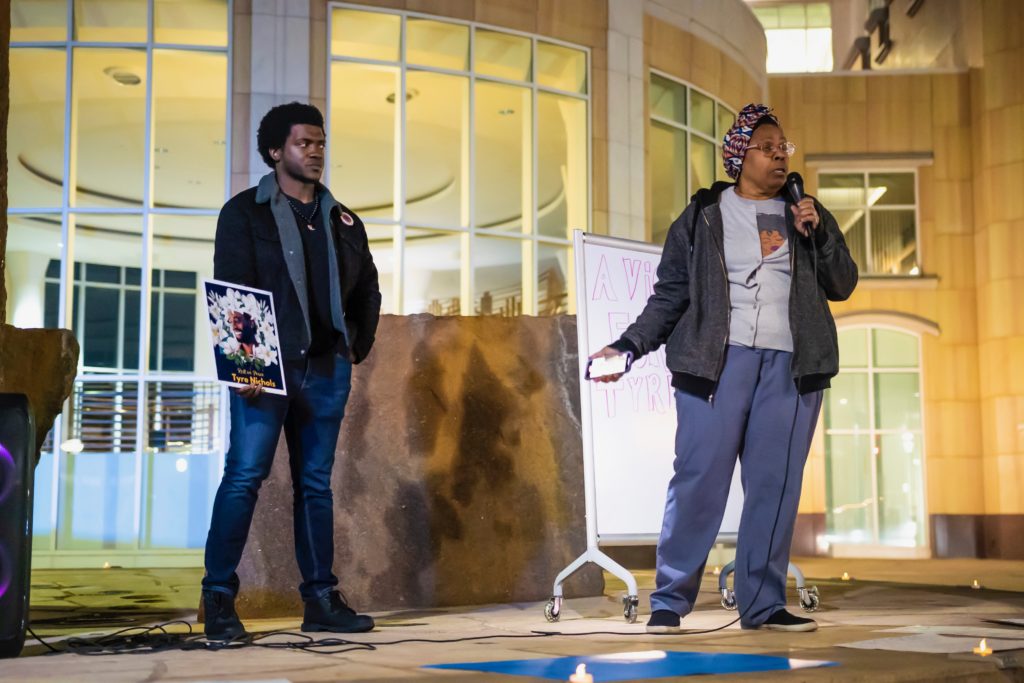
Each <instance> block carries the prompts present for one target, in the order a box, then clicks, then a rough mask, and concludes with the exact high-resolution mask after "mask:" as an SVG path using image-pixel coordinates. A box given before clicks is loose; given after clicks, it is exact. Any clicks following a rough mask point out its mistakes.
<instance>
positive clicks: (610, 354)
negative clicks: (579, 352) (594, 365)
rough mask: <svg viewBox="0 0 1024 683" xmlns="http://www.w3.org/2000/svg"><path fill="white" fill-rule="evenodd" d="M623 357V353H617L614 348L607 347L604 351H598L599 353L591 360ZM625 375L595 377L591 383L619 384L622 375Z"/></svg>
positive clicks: (591, 357)
mask: <svg viewBox="0 0 1024 683" xmlns="http://www.w3.org/2000/svg"><path fill="white" fill-rule="evenodd" d="M621 355H623V353H622V352H621V351H616V350H615V349H613V348H612V347H610V346H606V347H604V348H603V349H601V350H600V351H598V352H597V353H595V354H592V355H591V356H590V360H594V359H595V358H615V357H617V356H621ZM624 374H625V373H623V372H620V373H617V374H614V375H605V376H604V377H593V378H591V381H592V382H618V381H619V380H620V379H622V375H624Z"/></svg>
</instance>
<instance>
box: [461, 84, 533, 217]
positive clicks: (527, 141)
mask: <svg viewBox="0 0 1024 683" xmlns="http://www.w3.org/2000/svg"><path fill="white" fill-rule="evenodd" d="M475 92H476V102H475V106H474V108H475V119H474V123H475V124H476V130H475V153H476V163H475V164H474V169H475V170H474V172H475V174H476V207H475V208H476V227H477V228H478V229H481V230H500V231H502V232H523V231H524V223H525V224H526V231H527V232H529V231H530V226H531V225H532V222H531V219H532V216H533V211H532V208H531V205H532V201H531V197H532V196H533V164H532V162H531V159H532V158H533V149H532V147H533V126H532V124H533V116H532V113H531V109H532V105H531V101H532V97H533V95H532V93H531V91H530V89H529V88H524V87H519V86H515V85H506V84H504V83H488V82H486V81H477V84H476V91H475Z"/></svg>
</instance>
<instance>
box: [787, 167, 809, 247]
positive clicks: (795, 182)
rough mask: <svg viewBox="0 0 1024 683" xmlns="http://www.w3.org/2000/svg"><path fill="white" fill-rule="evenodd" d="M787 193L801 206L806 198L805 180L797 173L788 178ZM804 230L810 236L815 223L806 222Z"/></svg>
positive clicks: (794, 172)
mask: <svg viewBox="0 0 1024 683" xmlns="http://www.w3.org/2000/svg"><path fill="white" fill-rule="evenodd" d="M786 192H788V193H789V198H790V199H792V200H793V203H794V204H799V203H800V202H801V200H803V198H804V179H803V177H802V176H801V175H800V174H799V173H797V172H796V171H793V172H792V173H790V174H789V175H788V176H786ZM804 229H805V230H807V234H808V235H810V234H811V231H812V230H813V229H814V223H812V222H810V221H804Z"/></svg>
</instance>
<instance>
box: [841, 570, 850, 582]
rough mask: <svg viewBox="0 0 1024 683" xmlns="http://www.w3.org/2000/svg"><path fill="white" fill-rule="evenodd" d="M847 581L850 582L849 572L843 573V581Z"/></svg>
mask: <svg viewBox="0 0 1024 683" xmlns="http://www.w3.org/2000/svg"><path fill="white" fill-rule="evenodd" d="M849 580H850V574H849V572H843V581H849Z"/></svg>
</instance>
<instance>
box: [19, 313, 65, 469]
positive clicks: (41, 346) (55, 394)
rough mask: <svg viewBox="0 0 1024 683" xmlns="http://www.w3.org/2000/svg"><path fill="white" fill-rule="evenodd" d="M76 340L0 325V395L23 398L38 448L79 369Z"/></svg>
mask: <svg viewBox="0 0 1024 683" xmlns="http://www.w3.org/2000/svg"><path fill="white" fill-rule="evenodd" d="M78 352H79V349H78V340H76V339H75V337H74V335H73V334H72V333H71V332H70V331H69V330H22V329H19V328H17V327H12V326H11V325H0V392H2V393H15V394H25V395H27V396H28V402H29V405H30V406H31V408H32V415H33V417H34V418H35V423H36V463H38V462H39V448H40V447H41V446H42V445H43V440H44V439H45V438H46V433H47V432H48V431H50V427H52V426H53V420H54V418H56V417H57V416H58V415H60V412H61V409H62V407H63V405H64V401H65V400H66V399H67V397H68V396H70V395H71V390H72V387H73V385H74V381H75V374H76V372H77V368H78Z"/></svg>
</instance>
